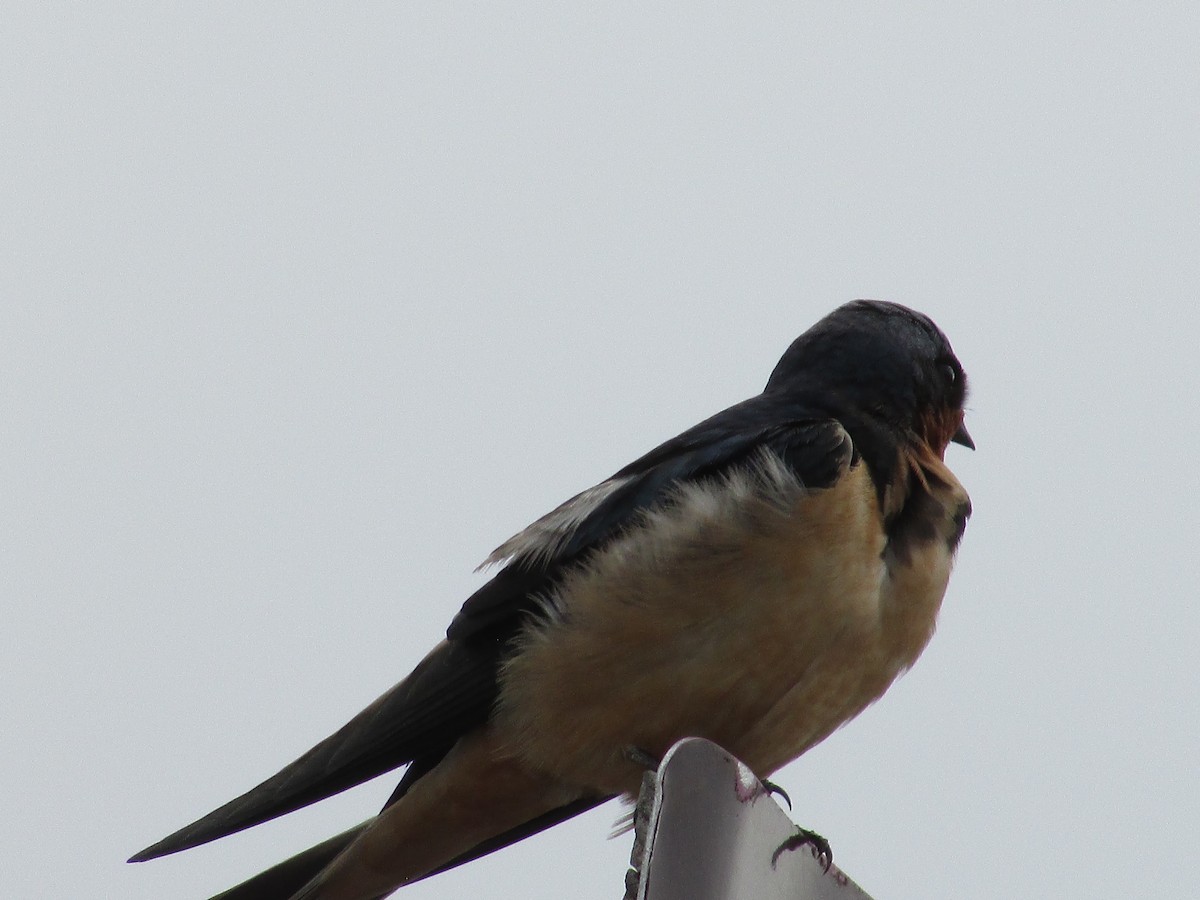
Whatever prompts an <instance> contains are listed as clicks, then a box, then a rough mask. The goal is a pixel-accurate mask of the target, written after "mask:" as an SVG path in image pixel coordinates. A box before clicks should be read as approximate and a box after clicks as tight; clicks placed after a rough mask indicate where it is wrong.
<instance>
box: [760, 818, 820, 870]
mask: <svg viewBox="0 0 1200 900" xmlns="http://www.w3.org/2000/svg"><path fill="white" fill-rule="evenodd" d="M805 845H808V846H810V847H812V854H813V856H815V857H816V858H817V862H818V863H819V864H820V865H821V868H823V869H824V870H825V871H826V872H828V871H829V867H830V866H832V865H833V850H832V848H830V846H829V841H827V840H825V838H823V837H821V835H819V834H817V833H816V832H815V831H809V830H808V829H807V828H798V829H797V831H796V833H795V834H793V835H792V836H791V837H790V838H788V839H787V840H786V841H784V842H783V843H782V844H780V845H779V846H778V847H777V848H776V849H775V852H774V853H772V854H771V868H775V863H776V862H778V861H779V857H780V856H782V855H783V854H784V853H790V852H791V851H793V850H798V849H800V848H801V847H803V846H805Z"/></svg>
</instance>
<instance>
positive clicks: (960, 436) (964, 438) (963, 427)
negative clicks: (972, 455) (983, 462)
mask: <svg viewBox="0 0 1200 900" xmlns="http://www.w3.org/2000/svg"><path fill="white" fill-rule="evenodd" d="M950 440H951V441H953V442H954V443H956V444H962V445H963V446H964V447H966V448H967V449H968V450H974V449H975V441H973V440H972V439H971V432H969V431H967V423H966V422H959V423H958V431H956V432H954V437H952V438H950Z"/></svg>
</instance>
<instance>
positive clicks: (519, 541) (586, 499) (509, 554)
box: [476, 476, 632, 571]
mask: <svg viewBox="0 0 1200 900" xmlns="http://www.w3.org/2000/svg"><path fill="white" fill-rule="evenodd" d="M631 477H632V476H627V477H625V478H610V479H608V480H607V481H602V482H600V483H599V484H597V485H595V486H594V487H590V488H588V489H587V490H586V491H583V492H582V493H579V494H576V495H575V496H574V497H572V498H571V499H570V500H568V501H567V502H566V503H563V504H562V505H561V506H559V507H557V508H555V509H553V510H551V511H550V512H548V513H546V515H544V516H542V517H541V518H540V519H538V520H537V521H536V522H534V523H533V524H532V525H530V526H529V527H527V528H525V529H524V530H522V531H520V532H518V533H517V534H514V535H513V536H512V537H510V538H509V539H508V540H507V541H505V542H504V543H503V544H501V545H500V546H499V547H497V548H496V549H495V550H493V551H492V553H491V555H490V556H488V558H487V559H485V560H484V561H483V562H482V563H480V564H479V569H484V568H487V567H488V566H491V565H495V564H497V563H502V562H505V561H506V560H510V559H514V560H515V559H521V560H525V561H528V562H532V563H538V564H544V563H547V562H549V561H550V560H551V559H553V558H554V556H555V554H556V553H558V552H559V550H561V549H562V547H563V545H564V544H566V543H567V541H569V540H570V539H571V537H572V536H573V535H574V534H575V532H576V531H577V530H578V529H579V526H580V525H581V524H582V523H583V522H584V521H586V520H587V518H588V516H590V515H591V514H592V513H594V512H595V511H596V509H597V508H599V506H600V504H601V503H603V502H604V501H605V500H606V499H608V498H609V497H610V496H612V494H613V493H614V492H616V491H618V490H620V489H621V488H622V487H623V486H624V485H626V484H628V483H629V481H630V479H631ZM476 571H478V569H477V570H476Z"/></svg>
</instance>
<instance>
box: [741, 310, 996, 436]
mask: <svg viewBox="0 0 1200 900" xmlns="http://www.w3.org/2000/svg"><path fill="white" fill-rule="evenodd" d="M796 390H801V391H804V392H805V394H807V395H810V396H811V395H812V394H816V393H819V394H821V395H823V396H828V397H829V398H830V399H831V400H832V402H834V403H836V405H837V407H838V408H840V409H849V410H853V411H854V412H855V414H857V415H859V416H862V417H864V418H865V419H867V420H869V421H871V422H873V423H877V424H881V425H884V426H886V427H887V428H889V429H895V430H898V431H899V432H901V433H905V434H909V435H912V436H913V437H916V438H918V439H920V440H922V441H923V442H925V443H926V444H927V445H928V446H929V447H930V449H931V450H933V452H935V453H936V454H937V455H938V456H939V457H941V456H942V455H943V454H944V453H945V451H946V446H947V445H948V444H950V443H951V442H954V443H957V444H962V445H963V446H965V447H970V448H971V449H974V448H975V443H974V441H972V440H971V435H970V434H969V433H968V432H967V429H966V426H965V425H964V423H963V404H964V403H965V402H966V397H967V377H966V375H965V373H964V372H963V368H962V364H961V363H959V361H958V357H956V356H955V355H954V351H953V350H952V349H950V342H949V341H948V340H946V336H945V335H944V334H942V332H941V330H940V329H939V328H938V327H937V326H936V325H934V324H933V321H932V320H931V319H930V318H929V317H928V316H925V315H922V314H921V313H919V312H916V311H914V310H911V309H909V308H908V307H906V306H901V305H900V304H898V303H887V302H884V301H880V300H855V301H854V302H852V303H847V304H845V305H844V306H841V307H838V308H837V309H835V310H834V311H833V312H831V313H830V314H829V315H827V316H826V317H825V318H823V319H821V321H819V322H817V324H815V325H814V326H813V327H812V328H810V329H809V330H808V331H806V332H805V333H804V334H802V335H800V337H798V338H796V340H795V341H793V342H792V345H791V346H790V347H789V348H788V349H787V352H786V353H784V355H783V358H782V359H780V361H779V364H778V365H777V366H776V367H775V371H774V372H772V373H771V377H770V379H769V380H768V381H767V386H766V388H765V390H764V393H768V394H769V393H787V392H789V391H796Z"/></svg>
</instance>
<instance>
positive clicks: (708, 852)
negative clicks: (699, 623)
mask: <svg viewBox="0 0 1200 900" xmlns="http://www.w3.org/2000/svg"><path fill="white" fill-rule="evenodd" d="M637 831H638V840H637V842H636V845H635V849H634V857H633V860H632V861H633V864H634V866H635V869H636V872H632V873H631V877H630V883H629V885H628V888H629V893H628V894H627V896H630V897H636V900H734V898H738V900H744V898H754V900H870V897H868V896H867V894H865V893H864V892H863V891H862V889H861V888H859V886H858V885H856V884H855V883H854V882H853V881H851V880H850V879H849V877H847V876H846V875H845V874H844V873H843V872H842V871H841V870H839V869H838V868H837V867H836V866H832V867H830V869H829V871H828V872H826V871H825V870H824V869H823V867H822V865H821V864H820V863H819V862H818V861H817V859H816V858H815V856H814V854H813V852H812V850H811V848H810V847H808V846H805V847H801V848H799V849H797V850H794V851H791V852H784V853H781V854H779V856H778V858H777V859H776V860H775V861H774V863H773V862H772V858H773V857H774V856H775V851H776V850H777V849H778V848H779V846H780V845H781V844H782V843H783V842H784V841H786V840H787V839H788V838H789V837H790V836H792V835H793V834H795V833H796V826H795V825H793V823H792V822H791V820H790V819H789V818H788V816H787V814H786V813H785V812H784V811H783V809H782V808H780V806H779V805H778V804H777V803H776V802H775V800H774V799H773V798H772V797H771V796H770V795H769V794H767V793H766V792H765V791H764V789H763V787H762V785H761V783H760V782H759V780H758V779H757V778H756V777H755V776H754V774H753V773H752V772H750V770H749V769H747V768H746V766H745V765H743V764H742V763H741V762H739V761H738V760H737V759H735V758H734V757H733V756H732V755H730V754H729V753H728V752H726V751H725V750H723V749H721V748H720V747H718V746H717V745H716V744H713V743H711V742H709V741H705V740H701V739H699V738H687V739H685V740H682V741H680V742H679V743H677V744H676V745H675V746H674V747H672V748H671V750H670V751H668V753H667V755H666V756H665V757H664V758H663V760H662V764H661V765H660V766H659V768H658V772H657V775H656V776H655V777H654V779H653V781H651V780H650V779H647V784H646V788H644V789H643V792H642V797H641V799H640V800H639V802H638V813H637ZM835 849H836V848H835Z"/></svg>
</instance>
